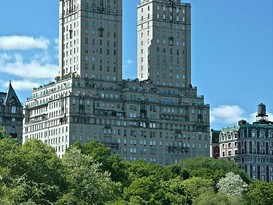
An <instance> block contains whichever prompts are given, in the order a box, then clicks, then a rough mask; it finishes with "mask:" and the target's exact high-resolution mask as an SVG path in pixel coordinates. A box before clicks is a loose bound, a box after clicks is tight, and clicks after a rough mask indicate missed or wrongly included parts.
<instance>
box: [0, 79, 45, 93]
mask: <svg viewBox="0 0 273 205" xmlns="http://www.w3.org/2000/svg"><path fill="white" fill-rule="evenodd" d="M11 83H12V87H13V88H14V89H15V90H16V91H17V90H18V91H19V90H23V91H25V90H32V89H33V88H34V87H39V85H40V84H39V83H38V82H33V81H29V80H26V79H23V80H14V81H12V82H11ZM0 84H1V86H2V87H8V84H9V82H7V81H2V80H0Z"/></svg>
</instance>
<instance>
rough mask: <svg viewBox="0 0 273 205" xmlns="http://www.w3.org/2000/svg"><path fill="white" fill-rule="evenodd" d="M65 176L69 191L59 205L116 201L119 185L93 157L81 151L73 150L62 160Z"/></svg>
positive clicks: (85, 204)
mask: <svg viewBox="0 0 273 205" xmlns="http://www.w3.org/2000/svg"><path fill="white" fill-rule="evenodd" d="M62 163H63V166H64V175H65V176H66V179H67V182H68V190H67V193H65V194H64V195H63V196H62V197H61V198H60V199H59V200H58V202H57V203H56V204H57V205H61V204H62V205H63V204H66V205H67V204H74V202H76V204H77V205H89V204H94V205H95V204H98V205H100V204H106V202H107V201H111V200H114V199H115V191H116V190H117V189H118V188H119V184H117V183H114V182H113V181H112V180H111V178H110V174H109V173H108V172H105V171H102V170H101V169H100V166H101V165H100V164H98V163H96V162H95V161H94V160H93V158H92V157H91V156H87V155H85V154H82V153H81V151H80V150H79V149H76V148H72V149H70V150H69V151H67V153H66V154H65V155H64V158H63V159H62Z"/></svg>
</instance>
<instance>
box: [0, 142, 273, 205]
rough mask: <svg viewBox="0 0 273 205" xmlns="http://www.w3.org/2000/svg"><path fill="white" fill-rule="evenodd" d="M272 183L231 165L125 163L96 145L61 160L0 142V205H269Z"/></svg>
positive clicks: (49, 152)
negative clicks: (253, 176)
mask: <svg viewBox="0 0 273 205" xmlns="http://www.w3.org/2000/svg"><path fill="white" fill-rule="evenodd" d="M272 201H273V182H270V183H267V182H262V181H251V180H250V179H249V178H248V177H247V176H246V174H245V173H244V172H243V171H242V170H241V169H240V168H239V167H238V166H237V164H236V163H234V162H233V161H225V160H214V159H210V158H205V157H200V158H195V159H190V160H184V161H183V162H180V163H178V164H176V165H172V166H167V167H163V166H161V165H158V164H153V163H148V162H145V161H134V162H125V161H122V160H120V158H119V157H118V156H117V155H111V153H110V149H109V148H107V147H105V146H103V145H102V144H100V143H96V142H90V143H87V144H84V145H80V144H79V143H76V144H75V145H74V146H73V147H71V148H70V149H69V150H68V151H67V153H66V154H65V156H64V157H63V158H62V159H60V158H58V157H57V156H56V154H55V151H54V149H53V148H51V147H49V146H47V145H46V144H43V143H42V142H41V141H39V140H32V141H28V142H26V143H24V144H23V145H19V144H17V142H16V141H14V140H12V139H9V138H3V139H0V204H5V205H18V204H21V205H36V204H37V205H38V204H39V205H40V204H44V205H47V204H48V205H52V204H54V205H89V204H94V205H102V204H107V205H177V204H182V205H183V204H185V205H186V204H189V205H191V204H193V205H213V204H215V205H216V204H217V205H219V204H220V205H248V204H250V205H252V204H253V205H254V204H255V205H256V204H257V205H269V204H272Z"/></svg>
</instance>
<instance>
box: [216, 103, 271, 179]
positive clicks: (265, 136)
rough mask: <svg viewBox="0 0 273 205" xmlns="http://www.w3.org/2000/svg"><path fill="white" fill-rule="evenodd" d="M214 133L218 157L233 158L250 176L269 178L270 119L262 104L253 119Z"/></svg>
mask: <svg viewBox="0 0 273 205" xmlns="http://www.w3.org/2000/svg"><path fill="white" fill-rule="evenodd" d="M218 133H219V134H218V138H219V145H218V147H219V148H220V158H227V159H235V160H236V161H237V163H238V164H239V165H240V166H241V167H242V169H244V170H245V171H246V172H247V173H248V175H249V176H250V177H251V178H253V179H259V180H263V181H272V180H273V122H271V121H269V120H268V115H267V114H266V107H265V105H264V104H259V105H258V112H257V116H256V122H253V123H252V124H250V123H248V122H247V121H245V120H241V121H239V123H238V126H235V127H232V128H224V129H222V130H221V131H220V132H218ZM212 134H214V137H215V134H217V133H215V132H212ZM212 136H213V135H212ZM214 146H215V144H214Z"/></svg>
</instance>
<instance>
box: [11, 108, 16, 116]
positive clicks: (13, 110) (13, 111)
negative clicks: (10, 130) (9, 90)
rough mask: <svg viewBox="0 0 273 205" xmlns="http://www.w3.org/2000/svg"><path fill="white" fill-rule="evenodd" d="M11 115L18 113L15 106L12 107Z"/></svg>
mask: <svg viewBox="0 0 273 205" xmlns="http://www.w3.org/2000/svg"><path fill="white" fill-rule="evenodd" d="M11 113H13V114H15V113H16V107H15V106H12V107H11Z"/></svg>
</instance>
